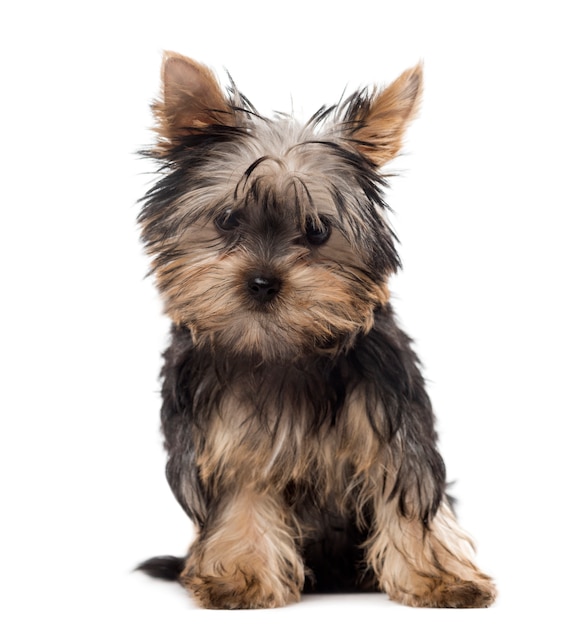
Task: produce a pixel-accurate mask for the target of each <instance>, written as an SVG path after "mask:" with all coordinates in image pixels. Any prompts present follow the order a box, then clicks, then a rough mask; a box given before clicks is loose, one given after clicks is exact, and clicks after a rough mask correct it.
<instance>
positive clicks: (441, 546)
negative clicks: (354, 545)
mask: <svg viewBox="0 0 585 626" xmlns="http://www.w3.org/2000/svg"><path fill="white" fill-rule="evenodd" d="M374 524H375V530H374V533H373V535H372V537H371V540H370V542H369V550H368V560H369V562H370V565H371V566H372V568H373V570H374V571H375V572H376V574H377V577H378V581H379V584H380V587H381V588H382V589H383V590H384V591H386V593H388V595H389V596H390V598H391V599H392V600H396V601H398V602H402V603H403V604H408V605H410V606H426V607H452V608H475V607H486V606H489V605H490V604H491V603H492V602H493V601H494V598H495V596H496V590H495V586H494V585H493V583H492V581H491V579H490V578H489V577H488V576H486V575H485V574H483V573H482V572H481V571H480V570H479V569H478V568H477V566H476V565H475V564H474V562H473V547H472V544H471V541H470V539H469V538H468V537H467V535H466V534H465V533H464V532H463V531H462V530H461V528H460V527H459V525H458V523H457V521H456V520H455V517H454V516H453V513H452V512H451V510H450V508H449V505H448V504H447V503H446V502H443V503H442V504H441V506H440V507H439V510H438V512H437V514H436V515H435V516H434V518H433V519H432V520H431V521H430V522H428V523H427V524H424V523H423V522H422V520H420V519H417V518H416V516H414V517H412V516H408V517H407V516H404V515H403V514H401V513H400V512H399V510H398V506H397V505H396V501H395V500H392V501H388V499H387V498H385V497H383V496H382V497H380V498H379V499H378V501H377V502H376V503H375V505H374Z"/></svg>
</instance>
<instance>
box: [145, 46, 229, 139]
mask: <svg viewBox="0 0 585 626" xmlns="http://www.w3.org/2000/svg"><path fill="white" fill-rule="evenodd" d="M161 78H162V89H161V98H160V100H157V101H156V102H155V103H154V105H153V110H154V113H155V115H156V117H157V119H158V122H159V125H158V128H157V131H158V133H159V135H161V138H164V139H167V140H170V141H173V139H177V138H179V137H181V136H182V135H185V134H188V133H189V132H191V131H192V130H193V129H194V128H203V127H205V126H209V125H211V124H221V125H229V124H230V123H231V122H232V120H233V112H232V109H231V107H230V105H229V103H228V102H227V100H226V98H225V96H224V95H223V93H222V90H221V87H220V86H219V83H218V82H217V80H216V78H215V76H214V75H213V73H212V71H211V70H210V69H209V68H208V67H206V66H205V65H201V64H200V63H196V62H195V61H193V60H191V59H189V58H187V57H184V56H182V55H180V54H177V53H175V52H165V53H164V57H163V64H162V69H161Z"/></svg>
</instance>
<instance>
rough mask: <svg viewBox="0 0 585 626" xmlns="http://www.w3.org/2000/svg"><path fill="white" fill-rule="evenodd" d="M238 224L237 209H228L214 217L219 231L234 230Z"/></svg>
mask: <svg viewBox="0 0 585 626" xmlns="http://www.w3.org/2000/svg"><path fill="white" fill-rule="evenodd" d="M239 225H240V215H239V212H238V211H233V210H232V209H228V210H227V211H224V212H223V213H222V214H221V215H219V216H218V217H216V218H215V226H216V228H217V229H218V230H220V231H221V232H228V231H230V230H234V228H237V227H238V226H239Z"/></svg>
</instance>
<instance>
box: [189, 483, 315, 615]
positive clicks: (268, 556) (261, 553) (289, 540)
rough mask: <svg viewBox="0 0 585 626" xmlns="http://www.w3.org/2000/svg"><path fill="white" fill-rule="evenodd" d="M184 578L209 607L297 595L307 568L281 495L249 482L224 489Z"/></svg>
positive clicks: (259, 604) (267, 602) (248, 605)
mask: <svg viewBox="0 0 585 626" xmlns="http://www.w3.org/2000/svg"><path fill="white" fill-rule="evenodd" d="M181 581H182V583H183V585H184V586H185V587H186V588H187V589H188V590H189V591H190V592H191V594H192V595H193V596H194V597H195V599H196V600H197V601H198V602H199V603H200V604H201V605H203V606H204V607H206V608H214V609H253V608H268V607H279V606H283V605H286V604H289V603H290V602H293V601H296V600H298V599H299V597H300V591H301V588H302V586H303V582H304V569H303V563H302V560H301V558H300V556H299V553H298V550H297V547H296V544H295V531H294V523H293V520H292V517H291V514H290V512H289V511H288V508H287V507H286V506H285V505H284V503H283V501H282V499H281V498H280V497H279V496H278V495H276V494H272V493H270V492H269V491H268V490H262V491H259V490H257V489H253V488H246V487H240V488H237V489H234V490H233V491H228V492H224V493H223V494H222V497H221V499H220V501H219V503H218V504H217V506H215V505H214V507H213V510H212V511H211V512H210V515H209V518H208V520H207V522H206V523H205V525H204V527H203V528H202V529H201V532H200V535H199V537H198V538H197V540H196V541H195V543H194V544H193V545H192V547H191V549H190V551H189V555H188V557H187V563H186V567H185V569H184V571H183V574H182V576H181Z"/></svg>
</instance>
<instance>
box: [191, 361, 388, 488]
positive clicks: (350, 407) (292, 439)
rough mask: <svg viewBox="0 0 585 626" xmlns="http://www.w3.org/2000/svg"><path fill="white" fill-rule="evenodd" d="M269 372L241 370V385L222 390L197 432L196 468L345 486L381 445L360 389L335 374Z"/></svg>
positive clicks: (228, 475) (229, 475)
mask: <svg viewBox="0 0 585 626" xmlns="http://www.w3.org/2000/svg"><path fill="white" fill-rule="evenodd" d="M276 374H277V373H276V372H272V373H270V374H267V375H266V376H265V377H261V376H250V377H246V378H245V384H244V382H243V381H239V382H238V384H235V385H233V386H231V387H227V388H225V389H224V392H223V393H222V395H221V398H220V400H219V401H218V402H217V403H216V406H215V408H214V410H213V412H212V413H211V415H210V416H209V419H208V421H207V426H206V429H205V433H201V434H202V435H203V436H202V437H201V436H200V435H199V439H200V441H199V445H198V446H196V449H198V451H199V452H198V455H197V463H198V467H199V472H200V475H201V476H202V477H203V478H204V479H205V478H206V477H211V476H213V477H214V479H217V477H218V476H222V477H224V479H225V480H226V481H228V482H229V481H230V480H235V479H236V478H238V480H239V481H241V479H242V476H244V477H245V478H246V480H247V481H248V482H250V483H258V484H264V483H268V484H273V485H277V486H279V487H281V488H284V487H285V485H286V484H288V483H290V482H291V481H292V482H297V481H300V482H305V481H309V482H311V483H313V484H315V483H319V484H321V485H322V487H323V489H325V490H327V491H337V490H339V489H344V488H345V483H346V482H347V481H348V480H351V476H352V475H355V474H356V473H362V472H364V471H366V470H367V469H368V468H369V467H370V466H371V464H372V463H373V462H374V461H375V458H376V457H377V455H378V452H379V447H380V444H379V441H378V438H377V437H376V436H375V434H374V432H373V430H372V428H371V425H370V422H369V420H368V418H367V416H366V411H365V400H366V399H365V396H364V392H363V390H362V389H361V387H359V386H354V387H352V388H351V389H348V388H347V385H346V384H344V382H343V381H342V380H341V378H340V377H337V376H333V377H332V376H329V377H324V376H321V377H320V378H317V379H316V378H315V377H311V378H309V377H301V376H299V375H298V374H297V375H296V376H293V377H291V376H282V375H276ZM196 436H197V435H196Z"/></svg>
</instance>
